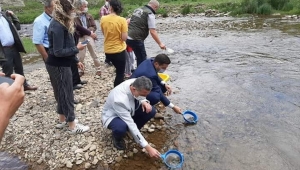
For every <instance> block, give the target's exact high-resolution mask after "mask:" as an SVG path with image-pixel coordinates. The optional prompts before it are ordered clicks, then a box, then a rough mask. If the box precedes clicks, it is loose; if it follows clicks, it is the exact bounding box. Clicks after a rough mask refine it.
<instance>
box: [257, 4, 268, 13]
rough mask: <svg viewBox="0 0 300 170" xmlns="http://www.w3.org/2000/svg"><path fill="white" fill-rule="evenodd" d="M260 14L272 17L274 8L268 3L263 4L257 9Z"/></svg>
mask: <svg viewBox="0 0 300 170" xmlns="http://www.w3.org/2000/svg"><path fill="white" fill-rule="evenodd" d="M257 13H258V14H264V15H270V14H271V13H272V6H271V5H270V4H268V3H264V4H262V5H261V6H260V7H258V9H257Z"/></svg>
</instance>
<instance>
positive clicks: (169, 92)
mask: <svg viewBox="0 0 300 170" xmlns="http://www.w3.org/2000/svg"><path fill="white" fill-rule="evenodd" d="M165 88H166V89H167V96H168V95H171V94H172V88H171V86H170V85H168V84H165Z"/></svg>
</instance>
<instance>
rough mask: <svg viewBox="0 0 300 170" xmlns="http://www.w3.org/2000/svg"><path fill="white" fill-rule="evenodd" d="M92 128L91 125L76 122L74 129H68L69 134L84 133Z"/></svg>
mask: <svg viewBox="0 0 300 170" xmlns="http://www.w3.org/2000/svg"><path fill="white" fill-rule="evenodd" d="M88 130H90V127H88V126H84V125H82V124H76V126H75V128H74V129H73V130H70V129H69V130H68V132H69V134H79V133H84V132H86V131H88Z"/></svg>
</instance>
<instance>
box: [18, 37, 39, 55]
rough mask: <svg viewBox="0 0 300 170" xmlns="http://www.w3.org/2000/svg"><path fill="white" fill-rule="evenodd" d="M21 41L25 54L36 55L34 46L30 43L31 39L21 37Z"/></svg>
mask: <svg viewBox="0 0 300 170" xmlns="http://www.w3.org/2000/svg"><path fill="white" fill-rule="evenodd" d="M21 40H22V42H23V45H24V47H25V50H26V52H27V53H37V49H36V47H35V45H34V44H33V43H32V39H31V38H28V37H22V38H21Z"/></svg>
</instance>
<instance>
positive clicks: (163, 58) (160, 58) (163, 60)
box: [154, 54, 171, 65]
mask: <svg viewBox="0 0 300 170" xmlns="http://www.w3.org/2000/svg"><path fill="white" fill-rule="evenodd" d="M155 62H157V63H158V64H159V65H163V64H170V63H171V60H170V58H169V57H168V56H167V55H166V54H158V55H157V56H156V57H155V59H154V63H155Z"/></svg>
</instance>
